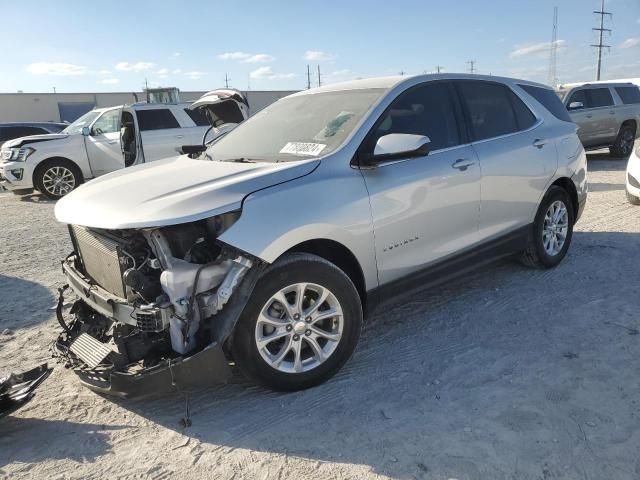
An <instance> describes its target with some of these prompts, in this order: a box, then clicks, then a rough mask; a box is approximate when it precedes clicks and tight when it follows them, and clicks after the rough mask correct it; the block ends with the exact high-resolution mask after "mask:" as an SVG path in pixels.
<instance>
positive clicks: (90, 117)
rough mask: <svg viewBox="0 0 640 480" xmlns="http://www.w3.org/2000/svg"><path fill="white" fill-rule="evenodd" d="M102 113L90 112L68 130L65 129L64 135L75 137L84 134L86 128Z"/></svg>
mask: <svg viewBox="0 0 640 480" xmlns="http://www.w3.org/2000/svg"><path fill="white" fill-rule="evenodd" d="M99 115H100V112H96V111H95V110H92V111H90V112H87V113H85V114H84V115H82V116H81V117H80V118H79V119H77V120H76V121H75V122H73V123H72V124H70V125H69V126H68V127H67V128H65V129H64V130H63V131H62V133H68V134H69V135H75V134H78V133H81V132H82V129H83V128H84V127H88V126H89V125H91V123H92V122H93V121H94V120H95V119H96V118H98V116H99Z"/></svg>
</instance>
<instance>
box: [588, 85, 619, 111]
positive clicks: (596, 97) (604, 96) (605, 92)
mask: <svg viewBox="0 0 640 480" xmlns="http://www.w3.org/2000/svg"><path fill="white" fill-rule="evenodd" d="M588 92H589V99H590V101H589V108H598V107H610V106H611V105H613V97H612V96H611V92H610V91H609V89H608V88H593V89H591V90H589V91H588Z"/></svg>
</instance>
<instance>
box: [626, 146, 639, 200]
mask: <svg viewBox="0 0 640 480" xmlns="http://www.w3.org/2000/svg"><path fill="white" fill-rule="evenodd" d="M626 173H627V182H626V183H627V185H626V187H627V188H626V193H627V200H628V201H629V203H630V204H632V205H640V143H638V145H637V147H636V149H635V150H634V152H633V153H632V154H631V156H630V157H629V161H628V162H627V172H626Z"/></svg>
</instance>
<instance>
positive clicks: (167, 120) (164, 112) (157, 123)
mask: <svg viewBox="0 0 640 480" xmlns="http://www.w3.org/2000/svg"><path fill="white" fill-rule="evenodd" d="M136 117H138V127H139V128H140V131H142V132H145V131H148V130H163V129H166V128H180V124H179V123H178V121H177V120H176V117H174V116H173V113H171V110H169V109H168V108H167V109H164V108H154V109H150V110H136Z"/></svg>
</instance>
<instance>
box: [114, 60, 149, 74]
mask: <svg viewBox="0 0 640 480" xmlns="http://www.w3.org/2000/svg"><path fill="white" fill-rule="evenodd" d="M155 66H156V64H155V63H151V62H137V63H129V62H120V63H117V64H116V65H115V69H116V70H122V71H124V72H142V71H144V70H150V69H152V68H153V67H155Z"/></svg>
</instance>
